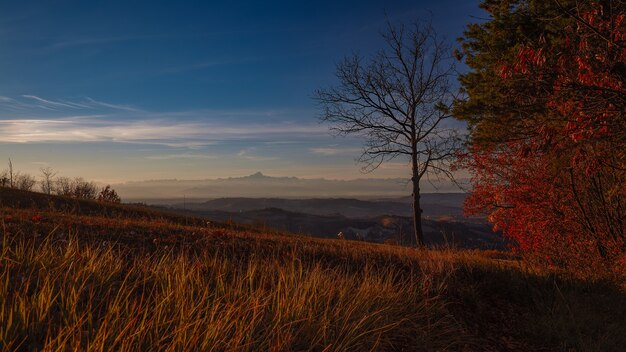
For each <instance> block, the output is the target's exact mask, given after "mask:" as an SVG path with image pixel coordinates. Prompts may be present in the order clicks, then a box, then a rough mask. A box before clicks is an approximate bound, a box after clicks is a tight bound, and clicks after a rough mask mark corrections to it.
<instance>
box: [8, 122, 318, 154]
mask: <svg viewBox="0 0 626 352" xmlns="http://www.w3.org/2000/svg"><path fill="white" fill-rule="evenodd" d="M316 127H317V126H307V125H302V124H299V125H296V124H277V125H271V124H246V125H224V124H216V123H211V122H175V121H169V120H164V119H159V120H138V121H108V120H106V119H102V118H91V119H80V118H63V119H12V120H0V142H5V143H35V142H143V143H146V144H161V145H168V146H181V147H182V146H189V145H191V146H196V147H199V146H205V145H208V144H211V143H213V142H214V141H221V140H242V139H250V138H256V139H266V138H271V137H276V136H293V135H301V136H306V135H318V134H321V133H324V132H326V129H321V128H316Z"/></svg>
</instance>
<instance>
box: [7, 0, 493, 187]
mask: <svg viewBox="0 0 626 352" xmlns="http://www.w3.org/2000/svg"><path fill="white" fill-rule="evenodd" d="M477 4H478V1H467V0H441V1H437V2H430V1H416V0H413V1H400V0H399V1H310V2H309V1H290V2H287V1H283V2H278V1H222V2H217V1H128V0H126V1H28V2H24V1H13V2H8V1H5V2H2V3H1V4H0V160H5V159H8V158H9V157H11V158H12V159H13V162H14V165H15V166H16V168H18V169H20V170H23V171H25V172H31V173H34V174H35V173H37V169H38V168H40V167H41V166H43V165H49V166H52V167H53V168H55V169H57V170H59V172H60V174H63V175H68V176H83V177H85V178H88V179H94V180H98V181H102V182H120V181H125V180H142V179H162V178H179V179H200V178H215V177H226V176H238V175H246V174H250V173H253V172H255V171H258V170H260V171H263V172H264V173H266V174H269V175H286V176H299V177H328V178H355V177H404V176H406V174H407V169H406V167H405V165H404V164H403V163H400V162H398V163H391V164H389V165H386V166H384V167H383V168H381V169H380V170H377V171H376V172H374V173H372V174H369V175H363V174H360V172H359V165H357V164H356V163H355V158H356V157H358V155H359V146H360V141H359V140H356V139H354V138H351V139H350V138H349V139H345V138H335V137H333V136H331V135H330V134H329V132H328V130H327V126H324V125H321V124H319V123H318V121H317V120H316V118H315V117H316V115H317V114H318V111H317V110H316V107H315V104H314V102H313V101H312V100H311V95H312V93H313V91H314V90H315V89H316V88H321V87H326V86H330V85H333V84H334V83H335V79H334V67H335V64H336V62H337V61H339V60H340V59H341V58H342V57H343V56H345V55H350V54H352V53H359V54H362V55H368V54H369V53H372V52H373V51H375V50H377V49H378V48H380V47H381V46H382V43H381V40H380V36H379V32H380V31H381V30H382V29H383V28H384V24H385V16H387V17H388V18H389V19H391V21H392V22H398V21H411V20H414V19H419V18H423V19H427V18H430V17H432V19H433V22H434V24H435V26H436V28H437V29H438V31H439V32H440V33H441V34H443V35H445V36H446V37H448V38H449V39H450V40H451V41H453V40H454V39H455V38H456V37H458V36H460V35H461V33H462V31H463V28H464V26H465V25H466V24H467V23H468V22H470V21H474V20H475V18H472V16H480V15H481V12H480V10H479V9H478V5H477ZM385 14H386V15H385Z"/></svg>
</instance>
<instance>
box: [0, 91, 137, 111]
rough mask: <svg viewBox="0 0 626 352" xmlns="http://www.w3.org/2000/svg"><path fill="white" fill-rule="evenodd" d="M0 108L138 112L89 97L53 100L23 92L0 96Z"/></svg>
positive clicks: (13, 109) (130, 107)
mask: <svg viewBox="0 0 626 352" xmlns="http://www.w3.org/2000/svg"><path fill="white" fill-rule="evenodd" d="M0 109H5V110H9V111H21V112H28V113H31V114H37V113H38V111H41V110H44V111H55V112H69V111H76V110H93V111H131V112H140V111H141V110H140V109H137V108H134V107H132V106H128V105H122V104H113V103H107V102H103V101H98V100H95V99H93V98H90V97H84V98H81V99H75V100H68V99H64V100H54V99H47V98H42V97H39V96H36V95H32V94H24V95H21V96H20V97H18V98H11V97H5V96H0Z"/></svg>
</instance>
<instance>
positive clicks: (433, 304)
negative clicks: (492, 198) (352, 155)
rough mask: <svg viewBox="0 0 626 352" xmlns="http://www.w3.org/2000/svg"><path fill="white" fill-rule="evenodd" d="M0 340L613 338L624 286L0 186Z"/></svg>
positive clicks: (22, 347) (354, 344)
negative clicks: (0, 244)
mask: <svg viewBox="0 0 626 352" xmlns="http://www.w3.org/2000/svg"><path fill="white" fill-rule="evenodd" d="M0 200H1V204H0V206H1V207H0V214H1V216H2V226H3V229H2V246H1V250H0V253H1V260H0V349H2V350H7V351H12V350H19V351H39V350H45V351H67V350H80V351H83V350H84V351H139V350H145V351H507V350H510V351H623V348H624V346H626V291H625V290H624V287H623V286H620V283H615V282H602V281H595V282H591V281H581V280H578V279H576V278H575V276H574V275H570V274H568V273H557V272H552V271H547V270H542V269H537V268H534V267H533V266H532V265H530V264H529V263H528V262H526V261H525V260H523V259H520V258H517V257H515V256H513V255H511V254H510V253H506V252H495V251H464V250H455V249H450V248H447V249H446V248H442V249H429V250H416V249H411V248H403V247H397V246H391V245H375V244H367V243H362V242H354V241H341V240H324V239H316V238H310V237H305V236H300V235H293V234H284V233H278V232H276V233H272V232H268V231H261V230H256V229H254V228H246V227H241V226H236V225H233V224H213V223H206V222H205V221H204V220H202V219H194V218H188V217H184V216H181V215H175V214H166V213H160V212H158V211H154V210H142V209H141V208H139V207H125V206H111V207H107V206H103V205H100V204H96V203H89V202H78V201H70V200H63V199H60V198H54V197H47V196H43V195H34V194H30V193H17V192H16V191H12V190H11V191H9V190H4V189H2V190H0Z"/></svg>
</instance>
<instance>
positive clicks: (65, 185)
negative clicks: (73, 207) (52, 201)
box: [54, 176, 74, 197]
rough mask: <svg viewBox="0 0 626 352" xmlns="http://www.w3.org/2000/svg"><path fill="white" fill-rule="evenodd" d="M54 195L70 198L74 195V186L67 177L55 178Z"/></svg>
mask: <svg viewBox="0 0 626 352" xmlns="http://www.w3.org/2000/svg"><path fill="white" fill-rule="evenodd" d="M54 192H55V194H57V195H59V196H65V197H71V196H73V195H74V184H73V182H72V179H71V178H69V177H65V176H61V177H59V178H57V182H56V187H55V189H54Z"/></svg>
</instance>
